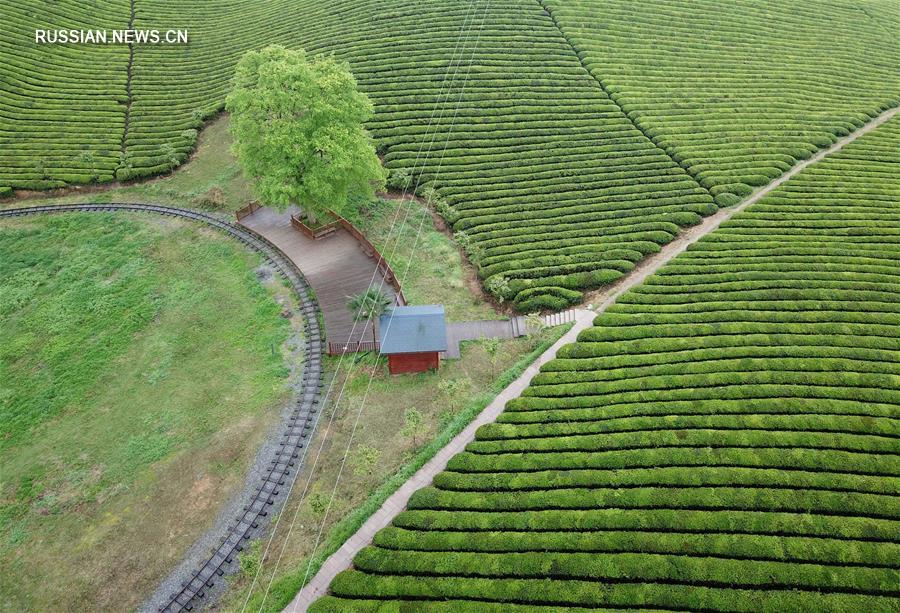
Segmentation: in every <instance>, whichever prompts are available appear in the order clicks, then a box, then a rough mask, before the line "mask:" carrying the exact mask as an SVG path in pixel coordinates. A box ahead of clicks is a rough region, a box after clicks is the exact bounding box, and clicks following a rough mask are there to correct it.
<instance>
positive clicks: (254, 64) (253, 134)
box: [225, 45, 385, 221]
mask: <svg viewBox="0 0 900 613" xmlns="http://www.w3.org/2000/svg"><path fill="white" fill-rule="evenodd" d="M225 108H226V109H227V110H228V112H229V113H231V121H230V127H231V134H232V136H233V137H234V153H235V155H236V156H237V158H238V160H239V161H240V163H241V166H242V167H243V169H244V173H245V174H246V175H247V176H248V177H249V178H251V179H252V181H253V184H254V190H255V192H256V196H257V197H258V198H259V200H260V201H261V202H262V203H263V204H265V205H267V206H271V207H274V208H276V209H278V210H284V209H286V208H287V207H288V206H290V205H291V204H297V205H299V206H300V207H301V208H303V210H304V211H305V212H306V214H307V215H308V216H309V217H310V219H311V220H312V221H316V220H317V219H319V218H321V217H322V215H323V214H325V213H326V212H327V211H328V210H329V209H331V210H333V211H335V212H337V213H339V214H342V213H344V212H346V210H347V207H348V206H349V202H350V197H351V196H353V195H359V196H363V197H368V198H371V197H372V195H373V194H374V192H375V191H376V190H378V189H382V188H383V187H384V181H385V172H384V169H383V168H382V167H381V164H380V162H379V160H378V156H377V155H376V153H375V147H374V145H373V143H372V139H371V137H370V136H369V134H368V132H367V131H366V130H365V128H364V127H363V123H364V122H365V121H366V120H367V119H369V118H370V117H371V116H372V113H373V108H372V103H371V101H370V100H369V99H368V97H367V96H366V95H365V94H363V93H361V92H360V91H359V90H358V89H357V86H356V79H355V78H354V77H353V75H352V74H351V73H350V70H349V67H348V66H347V64H346V63H343V62H338V61H336V60H335V59H334V58H333V57H331V56H318V57H313V58H309V57H307V55H306V53H305V52H303V51H293V50H290V49H285V48H284V47H281V46H279V45H273V46H269V47H266V48H265V49H263V50H261V51H250V52H248V53H246V54H245V55H244V56H243V57H242V58H241V60H240V61H239V62H238V65H237V68H236V69H235V74H234V81H233V89H232V91H231V93H230V94H229V96H228V98H227V100H226V102H225ZM359 200H362V198H360V199H359Z"/></svg>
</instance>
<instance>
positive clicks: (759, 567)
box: [313, 118, 900, 613]
mask: <svg viewBox="0 0 900 613" xmlns="http://www.w3.org/2000/svg"><path fill="white" fill-rule="evenodd" d="M898 151H900V120H898V119H896V118H895V119H894V120H892V121H891V122H889V123H887V124H885V125H883V126H881V127H880V128H878V129H877V130H875V131H873V132H871V133H869V134H867V135H865V136H863V137H861V138H860V139H858V140H857V141H855V142H853V143H852V144H850V145H848V146H847V147H845V148H844V149H843V150H841V151H840V152H838V153H835V154H833V155H832V156H829V157H827V158H825V159H824V160H823V161H821V162H819V163H817V164H814V165H812V166H810V167H809V168H807V169H805V170H804V171H803V172H802V173H800V174H798V175H797V176H796V177H794V178H793V179H791V180H790V181H788V182H786V183H785V184H784V185H782V186H780V187H779V188H778V189H776V190H774V191H773V192H772V193H770V194H769V195H767V196H766V197H765V198H763V199H762V200H760V201H759V202H758V203H757V204H755V205H753V206H751V207H749V208H747V209H746V210H744V211H742V212H741V213H740V214H738V215H736V216H734V217H733V218H732V219H731V220H729V221H728V222H726V223H725V224H723V225H722V227H721V228H719V229H718V230H716V231H715V232H713V233H712V234H710V235H709V236H707V237H705V238H704V239H703V240H701V241H699V242H698V243H696V244H695V245H693V246H692V247H691V248H690V249H689V250H688V251H687V252H685V253H684V254H682V255H680V256H678V257H677V258H676V259H675V260H673V261H672V262H671V263H670V264H668V265H667V266H666V267H664V268H663V269H662V270H661V271H660V272H659V273H658V274H657V275H654V276H653V277H651V278H650V279H649V280H648V281H647V282H646V283H645V284H644V285H642V286H640V287H639V288H636V289H634V290H632V291H630V292H628V293H626V294H625V295H623V296H622V297H621V299H620V300H619V301H618V302H617V304H616V305H614V306H613V307H611V308H610V309H609V310H608V311H607V312H605V313H604V314H603V315H601V316H600V317H598V318H597V321H596V322H595V326H594V327H593V328H590V329H588V330H586V331H584V332H583V333H582V334H581V335H580V336H579V341H578V342H577V343H574V344H571V345H569V346H567V347H564V348H563V349H562V350H561V351H560V354H559V356H558V358H557V359H556V360H554V361H552V362H550V363H548V364H547V365H545V366H544V367H543V368H542V372H541V373H540V374H538V375H537V376H536V377H535V378H534V380H533V381H532V385H531V386H530V387H529V388H528V389H527V390H526V391H525V392H524V393H523V395H522V397H520V398H518V399H515V400H513V401H512V402H510V403H509V404H508V406H507V407H506V410H505V411H504V413H503V414H502V415H501V416H500V418H499V419H498V422H497V423H496V424H492V425H488V426H485V427H483V428H481V429H480V430H479V432H478V435H477V440H476V441H475V442H473V443H472V444H470V445H469V446H468V447H467V449H466V451H465V452H464V453H461V454H458V455H457V456H455V457H454V458H452V459H451V460H450V462H449V464H448V467H447V470H446V471H444V472H443V473H441V474H440V475H438V476H437V477H436V478H435V480H434V484H433V486H432V487H427V488H423V489H421V490H419V491H418V492H416V494H414V496H413V497H412V499H411V500H410V503H409V505H408V510H407V511H405V512H403V513H401V514H400V515H399V516H398V517H397V518H396V519H395V520H394V522H393V526H392V527H390V528H388V529H386V530H384V531H382V532H381V533H379V534H378V535H377V536H376V538H375V541H374V544H373V546H372V547H369V548H366V549H364V550H363V551H362V552H361V553H360V554H359V555H358V556H357V557H356V558H355V560H354V569H353V570H350V571H346V572H344V573H342V574H341V575H339V576H338V578H337V579H336V580H335V581H334V582H333V583H332V586H331V589H332V593H333V594H334V595H333V596H331V597H328V598H325V599H323V600H320V601H319V602H318V603H317V604H316V605H314V607H313V610H315V611H316V612H317V613H319V612H323V611H342V612H343V611H348V610H349V611H370V610H377V609H378V607H379V606H382V607H385V608H386V609H396V608H397V607H399V608H402V607H403V606H404V605H407V606H408V605H409V602H410V600H412V599H415V600H416V601H417V602H416V604H417V606H419V607H426V606H428V604H429V601H430V604H431V605H432V609H431V610H438V609H440V610H446V608H447V607H450V606H455V607H456V608H455V609H453V610H460V611H467V610H473V611H474V610H479V611H480V610H492V609H490V608H489V605H486V604H485V602H483V601H488V602H489V604H494V606H495V607H496V610H504V607H509V605H510V603H517V604H523V605H556V606H566V605H571V606H602V605H608V606H610V607H612V608H629V607H647V608H655V607H658V608H662V609H667V610H668V609H676V610H707V611H711V610H721V611H725V610H728V611H735V610H742V611H789V610H791V611H795V610H810V611H813V610H814V611H851V610H853V611H862V610H894V609H895V608H896V606H897V595H898V594H897V585H898V579H900V568H898V565H897V560H898V554H900V540H898V530H897V526H898V522H900V505H898V494H900V462H898V458H900V455H898V452H900V448H898V440H900V429H898V421H897V420H898V417H900V412H898V406H900V361H898V356H900V337H898V331H900V325H898V324H900V302H898V299H897V297H898V293H897V288H898V282H900V276H898V271H900V268H898V266H897V262H898V261H900V243H898V237H900V233H898V228H900V225H898V222H900V210H898V208H897V196H898V194H900V174H898V172H897V168H898V165H900V155H898ZM442 607H443V608H442Z"/></svg>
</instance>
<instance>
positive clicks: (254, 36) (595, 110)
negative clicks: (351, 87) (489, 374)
mask: <svg viewBox="0 0 900 613" xmlns="http://www.w3.org/2000/svg"><path fill="white" fill-rule="evenodd" d="M26 4H27V5H29V6H30V7H31V9H32V12H35V11H36V10H38V9H37V3H36V2H34V1H33V0H28V2H27V3H26ZM76 7H77V5H70V4H65V5H64V6H62V7H60V14H61V15H62V14H65V15H68V16H70V17H71V16H72V15H77V14H79V11H81V12H85V11H87V9H78V8H76ZM106 12H107V14H109V15H110V19H112V18H114V17H115V16H116V15H118V17H117V18H119V19H124V20H125V21H127V16H128V4H127V3H124V2H123V3H121V4H120V5H117V6H115V7H113V6H110V7H108V8H107V9H106ZM27 23H28V18H27V16H23V18H22V23H20V24H18V25H19V26H22V27H24V26H25V25H27ZM134 25H135V27H136V28H142V29H147V28H152V29H158V30H160V31H166V30H169V29H176V28H177V29H186V30H188V32H189V36H190V42H189V43H188V44H187V45H136V46H135V48H134V59H133V64H132V67H131V74H132V78H131V85H130V91H131V97H130V99H128V98H127V97H126V96H125V76H126V68H127V66H126V63H125V62H124V60H127V57H128V53H127V51H128V50H127V48H124V47H102V48H100V47H98V48H96V50H95V52H96V53H97V54H101V53H114V54H116V57H117V58H121V59H122V60H123V61H122V62H118V63H109V62H106V61H104V59H105V56H103V57H97V58H96V60H95V58H94V56H92V55H87V56H86V60H85V61H86V66H87V67H88V68H90V69H92V70H93V69H95V68H97V69H100V68H102V69H103V70H105V71H116V78H115V79H114V80H113V83H114V84H115V85H116V89H115V92H116V93H117V96H118V97H117V98H114V99H112V100H111V109H112V110H114V111H115V113H112V114H104V115H102V116H98V119H97V121H98V122H100V123H97V124H96V125H91V126H84V127H82V128H78V129H75V126H72V125H69V124H68V123H65V122H64V120H63V119H62V118H59V117H54V118H50V119H52V121H54V122H56V123H54V127H55V128H56V129H58V130H59V131H60V134H59V136H58V138H57V137H56V136H55V135H53V134H51V135H47V136H45V140H44V144H45V147H46V149H45V151H44V153H46V152H47V151H49V150H50V149H52V148H53V147H55V146H57V145H58V143H59V142H62V141H64V140H68V139H72V140H78V141H79V142H84V143H88V142H90V141H91V139H95V138H96V139H102V141H103V143H104V145H103V146H104V147H106V144H105V143H106V141H109V142H110V144H111V145H118V144H119V142H120V141H122V144H124V155H123V157H122V158H121V159H119V158H118V156H119V153H120V152H119V147H118V146H114V147H112V148H110V149H108V150H109V151H110V152H111V154H110V157H109V158H108V159H107V158H106V157H103V159H104V163H105V164H106V166H104V171H103V173H102V174H101V175H100V176H98V177H96V179H97V180H109V179H111V178H112V177H114V176H115V177H117V178H119V179H130V178H137V177H143V176H148V175H152V174H156V173H159V172H164V171H166V170H169V169H171V168H173V167H174V166H176V165H177V164H180V163H181V162H183V161H184V160H186V159H187V157H188V156H189V155H190V152H191V150H192V148H193V147H194V144H195V141H196V137H197V131H198V129H199V128H200V127H201V126H202V122H203V120H204V119H205V118H208V117H210V116H211V115H213V114H214V113H216V112H217V111H218V110H219V109H220V108H221V106H222V102H223V100H224V97H225V95H226V94H227V91H228V88H229V84H230V78H231V74H232V71H233V67H234V65H235V63H236V62H237V60H238V59H239V58H240V56H241V55H242V54H243V53H244V52H245V51H246V50H247V49H250V48H255V47H259V46H261V45H262V44H272V43H280V44H284V45H286V46H289V47H302V48H304V49H306V50H307V51H308V52H310V53H319V52H333V53H335V54H336V55H337V56H338V57H340V58H342V59H346V60H347V61H348V62H349V63H350V65H351V68H352V69H353V71H354V74H355V75H356V76H357V79H358V81H359V84H360V86H361V88H362V89H363V90H364V91H365V92H366V93H367V94H368V95H369V96H370V97H371V98H372V100H373V101H374V103H375V106H376V116H375V118H374V119H373V120H372V121H371V123H370V125H369V128H370V129H371V131H372V133H373V135H374V136H375V138H376V142H377V144H378V147H379V149H380V150H381V152H382V153H383V154H384V159H385V163H386V164H387V166H388V167H389V168H390V169H391V170H392V171H397V172H400V171H404V170H405V171H408V173H409V174H408V176H410V177H411V179H412V185H411V187H413V188H416V187H418V189H419V190H420V191H423V190H424V188H425V187H426V186H428V187H431V188H432V189H436V191H437V193H438V194H439V199H440V204H441V210H442V212H443V213H444V214H445V215H447V217H448V218H449V220H450V221H451V222H452V223H453V224H454V228H455V229H456V230H457V231H465V232H466V233H467V234H468V236H469V240H470V244H471V249H470V255H471V257H472V259H473V261H474V262H475V263H476V265H477V266H478V267H479V268H480V273H481V277H482V279H483V280H484V281H485V285H486V286H487V287H488V288H493V291H494V293H495V294H496V295H497V296H498V298H501V299H503V300H508V301H514V302H515V304H516V306H518V307H519V308H520V309H522V310H533V309H537V308H554V309H556V308H562V307H564V306H566V305H568V304H571V303H574V302H577V301H578V300H580V299H581V297H582V290H583V289H585V288H588V287H596V286H600V285H604V284H606V283H609V282H611V281H614V280H615V279H617V278H619V277H620V276H621V275H622V274H624V273H626V272H627V271H629V270H631V268H632V267H633V266H634V264H635V262H637V261H638V260H640V259H641V258H642V257H643V256H644V255H645V254H647V253H652V252H655V251H657V250H658V249H659V246H660V245H661V244H663V243H666V242H668V241H670V240H671V239H672V238H673V236H675V235H676V234H677V233H678V231H679V229H680V228H681V227H683V226H687V225H691V224H695V223H697V222H698V221H699V220H700V218H701V217H702V216H703V215H708V214H709V213H711V212H714V211H715V210H716V206H715V204H714V203H713V201H712V197H711V196H710V194H709V192H708V190H706V189H705V188H703V187H701V186H700V185H698V183H697V182H696V180H694V179H693V178H692V177H690V176H689V174H688V173H687V172H686V171H685V170H684V169H683V168H681V167H680V166H679V165H678V164H676V163H675V162H674V161H673V160H672V159H671V158H670V157H669V156H668V155H667V154H666V152H665V151H663V150H662V149H661V148H660V147H658V146H656V145H654V144H653V143H652V142H651V141H650V140H649V139H648V138H647V137H646V136H645V135H643V134H642V133H641V132H640V131H639V130H638V129H637V128H635V126H634V125H633V124H632V122H631V121H629V120H628V118H626V117H625V115H624V114H623V113H622V111H621V109H620V108H619V107H618V106H617V105H616V104H615V103H614V102H613V101H612V100H610V98H609V97H608V96H607V95H606V94H605V93H604V92H603V90H602V89H601V88H600V86H599V84H598V83H597V82H596V80H595V79H594V78H593V77H591V75H590V74H589V73H588V72H587V70H585V68H584V67H583V66H582V65H581V63H580V62H579V59H578V57H577V55H576V53H575V51H574V50H573V49H572V47H571V45H570V44H569V42H568V41H567V40H566V39H565V38H564V37H563V36H562V35H561V34H560V31H559V29H558V28H557V27H556V25H555V24H554V23H553V21H552V19H551V18H550V16H549V15H548V14H547V13H546V12H545V11H544V10H543V9H542V7H541V6H540V5H539V4H538V3H536V2H532V1H525V0H496V1H494V0H492V1H490V2H488V1H487V0H471V1H469V2H450V1H448V0H437V1H433V2H427V3H412V4H410V3H405V2H400V1H399V0H363V1H360V0H339V1H337V2H330V3H314V2H310V1H308V0H304V1H301V2H295V1H289V0H263V1H262V2H256V3H241V4H240V5H239V6H237V5H235V3H234V2H233V1H231V0H211V1H210V2H204V3H199V4H198V3H194V2H190V3H189V2H184V1H180V0H179V1H175V2H173V1H172V0H139V1H137V2H135V16H134ZM38 51H40V52H41V53H43V51H44V50H43V48H42V49H40V50H38ZM65 51H66V52H69V53H71V52H74V51H73V50H72V49H70V48H66V49H65ZM77 51H78V52H79V53H80V52H81V48H79V49H78V50H77ZM101 65H102V66H101ZM30 70H31V72H30V75H29V77H30V78H37V79H41V80H45V81H47V82H48V84H50V85H52V86H54V87H59V86H61V84H62V83H63V81H62V80H61V79H57V76H56V74H55V73H52V72H50V73H45V71H44V67H42V66H41V65H39V64H38V65H33V66H31V67H30ZM100 82H102V83H104V87H106V88H109V87H111V83H110V80H109V79H106V80H100V81H98V82H96V83H95V82H92V84H91V87H94V86H97V85H98V84H99V83H100ZM85 87H87V86H85ZM129 100H130V107H128V108H129V109H130V110H129V113H128V117H129V121H128V126H127V132H123V127H124V126H123V123H124V112H125V109H126V106H127V105H126V103H127V102H128V101H129ZM74 110H75V112H74V113H70V114H71V115H72V116H73V117H76V118H78V120H79V121H83V120H85V118H86V117H87V116H88V115H87V114H85V113H84V112H83V111H82V110H81V109H79V108H75V109H74ZM63 132H65V133H64V134H63ZM98 146H99V145H98ZM98 155H99V153H98ZM66 157H67V158H69V157H71V156H69V155H68V152H67V155H66ZM66 164H68V162H66ZM5 172H6V169H0V186H3V185H10V186H13V187H24V186H27V185H32V183H31V182H32V181H35V180H39V179H41V177H39V176H37V175H35V174H34V172H30V174H29V173H25V174H15V175H14V176H13V175H10V176H5V175H4V173H5ZM46 175H47V177H49V178H50V181H51V182H50V183H47V185H48V186H49V185H51V184H52V185H60V184H63V183H68V182H78V181H79V180H81V179H84V180H87V179H88V178H87V177H84V176H70V175H69V174H68V173H67V172H63V170H62V168H61V167H56V166H52V165H49V166H48V167H47V170H46Z"/></svg>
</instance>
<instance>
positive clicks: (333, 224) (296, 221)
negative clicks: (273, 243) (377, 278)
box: [291, 211, 407, 306]
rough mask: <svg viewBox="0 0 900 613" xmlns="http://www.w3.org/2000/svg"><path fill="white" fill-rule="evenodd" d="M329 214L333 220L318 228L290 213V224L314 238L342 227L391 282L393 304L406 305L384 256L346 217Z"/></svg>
mask: <svg viewBox="0 0 900 613" xmlns="http://www.w3.org/2000/svg"><path fill="white" fill-rule="evenodd" d="M329 214H330V215H331V216H332V217H333V218H334V220H333V221H330V222H328V223H327V224H324V225H322V226H319V227H318V228H310V227H309V226H308V225H307V224H305V223H303V221H302V220H301V219H300V218H298V217H297V216H296V215H291V225H292V226H294V227H295V228H296V229H298V230H300V231H301V232H303V234H305V235H306V236H307V237H309V238H311V239H313V240H315V239H318V238H322V237H325V236H328V235H329V234H331V233H332V232H335V231H337V229H338V228H343V229H344V230H346V231H347V232H348V233H350V235H351V236H352V237H353V238H355V239H356V242H358V243H359V246H360V248H361V249H362V250H363V252H364V253H365V254H366V255H367V256H369V257H370V258H372V259H373V260H375V267H376V268H377V269H378V272H380V273H381V274H382V276H383V277H384V280H385V281H387V282H388V283H390V284H391V287H392V288H394V293H395V294H396V296H397V297H396V299H395V304H396V305H397V306H406V305H407V302H406V296H404V295H403V288H402V287H401V286H400V281H399V280H398V279H397V275H395V274H394V270H393V269H392V268H391V265H390V264H389V263H388V261H387V260H386V259H385V258H384V256H383V255H381V253H379V251H378V248H377V247H376V246H375V245H373V244H372V241H370V240H369V239H368V238H366V235H365V234H363V233H362V232H360V231H359V228H357V227H356V226H354V225H353V224H352V223H350V221H349V220H348V219H345V218H344V217H341V216H340V215H338V214H337V213H335V212H334V211H329Z"/></svg>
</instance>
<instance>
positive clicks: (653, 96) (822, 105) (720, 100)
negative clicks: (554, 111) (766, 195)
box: [542, 0, 900, 206]
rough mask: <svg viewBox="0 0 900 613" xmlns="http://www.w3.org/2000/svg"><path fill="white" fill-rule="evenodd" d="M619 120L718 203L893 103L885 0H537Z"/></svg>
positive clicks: (899, 97)
mask: <svg viewBox="0 0 900 613" xmlns="http://www.w3.org/2000/svg"><path fill="white" fill-rule="evenodd" d="M542 2H543V4H544V5H545V6H546V7H547V9H548V10H549V11H550V13H551V14H552V16H553V18H554V19H555V20H556V22H557V23H558V24H559V25H560V28H561V29H562V31H563V33H564V34H565V35H566V37H567V38H568V39H569V40H570V41H572V44H573V45H574V46H575V47H576V48H577V49H578V51H579V55H580V56H581V58H582V59H583V60H584V62H585V65H586V66H588V68H589V69H590V70H591V73H592V74H593V75H594V76H595V77H597V79H598V80H599V81H600V82H602V83H603V85H604V88H605V89H606V90H607V91H608V92H610V94H611V95H612V97H613V98H614V99H615V100H616V102H617V103H618V104H620V105H621V106H622V108H623V109H624V110H625V111H626V112H627V113H628V117H629V118H630V119H631V120H632V121H634V122H635V124H636V125H638V126H639V127H640V128H641V130H642V131H643V132H644V133H645V134H647V136H649V137H650V138H652V139H653V142H655V143H656V144H658V145H660V146H661V147H663V148H665V149H666V151H668V152H669V153H670V154H671V155H672V156H673V157H674V158H675V159H676V160H678V161H679V162H680V163H681V164H682V165H683V166H684V167H685V168H686V169H687V170H688V171H689V172H690V173H691V175H692V176H694V177H696V178H697V180H698V181H699V182H700V183H701V184H702V185H703V186H704V187H707V188H709V189H710V190H711V191H712V193H713V195H714V196H715V198H716V203H717V204H719V205H720V206H729V205H732V204H735V203H736V202H738V201H739V200H740V199H741V198H743V197H744V196H746V195H748V194H749V193H750V192H751V191H752V190H753V189H754V188H756V187H758V186H761V185H765V184H766V183H768V182H769V181H771V180H772V179H773V178H775V177H777V176H779V175H780V174H782V173H783V172H784V171H785V170H787V169H788V168H790V167H791V166H793V165H794V164H795V163H796V162H797V160H800V159H804V158H807V157H809V156H810V155H811V154H812V152H814V151H815V150H817V149H819V148H821V147H825V146H827V145H830V144H831V143H833V142H835V141H836V140H837V139H838V138H839V137H841V136H844V135H846V134H848V133H849V132H852V131H853V130H855V129H856V128H858V127H859V126H861V125H862V124H864V123H865V122H866V121H868V119H869V118H871V117H873V116H874V115H876V114H878V112H880V111H881V110H884V109H886V108H890V107H892V106H896V105H898V104H900V80H898V78H897V72H896V70H897V65H898V64H900V43H898V38H897V28H898V27H900V19H898V16H900V12H898V11H897V5H896V2H894V1H893V0H875V1H872V2H865V3H849V4H848V3H846V2H842V1H840V0H824V1H822V2H815V3H805V4H797V3H794V2H789V3H788V2H780V1H779V0H756V1H753V2H745V1H742V0H724V1H723V0H649V1H646V2H630V1H629V0H612V1H607V0H574V1H573V0H565V1H563V0H542Z"/></svg>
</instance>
